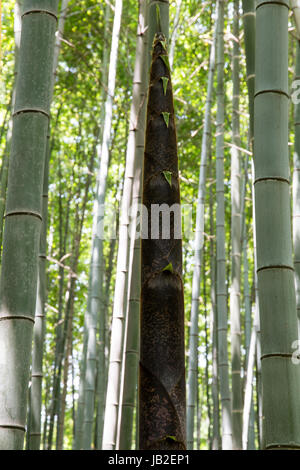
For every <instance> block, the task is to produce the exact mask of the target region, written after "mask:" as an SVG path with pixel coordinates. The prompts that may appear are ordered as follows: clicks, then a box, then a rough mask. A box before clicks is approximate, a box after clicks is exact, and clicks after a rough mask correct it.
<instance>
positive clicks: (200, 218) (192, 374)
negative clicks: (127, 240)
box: [187, 23, 217, 449]
mask: <svg viewBox="0 0 300 470" xmlns="http://www.w3.org/2000/svg"><path fill="white" fill-rule="evenodd" d="M216 40H217V23H216V25H215V30H214V35H213V41H212V45H211V51H210V59H209V72H208V77H207V95H206V103H205V114H204V127H203V136H202V147H201V160H200V173H199V183H198V196H197V215H196V234H195V254H194V271H193V281H192V308H191V318H190V323H191V326H190V334H189V365H188V391H187V397H188V400H187V447H188V449H193V445H194V417H195V407H196V399H197V387H198V379H197V372H198V366H197V364H198V360H197V357H198V316H199V295H200V272H201V264H202V248H203V230H204V207H205V194H206V169H207V159H208V154H209V148H210V147H209V146H210V139H211V105H212V92H213V79H214V72H215V61H216Z"/></svg>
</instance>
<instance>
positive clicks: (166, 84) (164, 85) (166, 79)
mask: <svg viewBox="0 0 300 470" xmlns="http://www.w3.org/2000/svg"><path fill="white" fill-rule="evenodd" d="M161 79H162V82H163V89H164V95H166V94H167V86H168V82H169V79H168V77H161Z"/></svg>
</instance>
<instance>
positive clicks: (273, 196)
mask: <svg viewBox="0 0 300 470" xmlns="http://www.w3.org/2000/svg"><path fill="white" fill-rule="evenodd" d="M288 13H289V2H288V1H283V0H282V1H281V2H275V1H274V2H273V1H270V2H267V3H266V2H265V1H262V0H260V1H258V2H257V7H256V67H255V68H256V84H255V107H254V112H255V120H254V125H255V128H254V136H255V139H254V164H255V180H254V187H255V216H256V239H257V280H258V289H259V311H260V323H261V346H262V351H261V354H262V356H261V362H262V364H261V367H262V371H261V372H262V388H263V416H264V420H263V422H264V424H263V447H264V448H265V449H277V448H287V449H299V448H300V402H299V390H300V369H299V367H298V366H296V365H295V364H294V363H293V361H292V352H293V349H292V348H293V343H294V341H296V340H297V339H298V334H297V315H296V297H295V283H294V269H293V260H292V236H291V219H290V192H289V189H290V188H289V178H290V169H289V160H288V105H289V89H288ZM262 45H263V46H262Z"/></svg>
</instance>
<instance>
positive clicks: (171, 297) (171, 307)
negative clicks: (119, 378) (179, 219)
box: [139, 33, 186, 450]
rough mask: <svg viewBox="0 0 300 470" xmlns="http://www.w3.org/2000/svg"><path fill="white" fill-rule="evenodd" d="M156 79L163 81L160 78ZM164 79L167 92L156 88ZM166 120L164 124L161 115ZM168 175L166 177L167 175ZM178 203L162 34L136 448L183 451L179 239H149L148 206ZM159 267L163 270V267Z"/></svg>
mask: <svg viewBox="0 0 300 470" xmlns="http://www.w3.org/2000/svg"><path fill="white" fill-rule="evenodd" d="M162 77H164V78H165V79H168V80H162ZM166 82H167V87H166V88H165V87H164V84H165V83H166ZM163 113H169V114H167V116H168V117H169V119H166V114H163ZM167 175H168V176H167ZM175 203H177V204H179V203H180V191H179V179H178V158H177V140H176V129H175V118H174V107H173V95H172V86H171V77H170V69H169V66H168V57H167V51H166V49H165V41H164V36H163V35H162V34H160V33H159V34H157V35H156V36H155V40H154V46H153V55H152V64H151V72H150V86H149V94H148V106H147V128H146V142H145V157H144V179H143V204H144V205H145V206H146V208H147V210H148V224H147V223H145V225H148V227H144V230H145V229H146V228H148V234H149V238H148V239H142V263H141V266H142V275H141V282H142V290H141V345H140V348H141V353H140V396H139V399H140V402H139V411H140V423H139V424H140V449H143V450H144V449H152V450H155V449H159V450H161V449H185V447H186V444H185V440H186V437H185V436H186V425H185V420H186V417H185V413H186V411H185V361H184V300H183V285H182V279H181V272H182V241H181V239H180V238H179V239H175V236H176V233H175V220H174V217H172V214H171V217H170V221H171V222H170V237H169V239H162V236H161V229H162V226H161V225H162V221H161V219H160V222H159V225H160V227H159V229H160V236H159V239H152V238H151V229H152V230H153V228H154V227H153V226H152V225H153V224H154V223H155V222H154V221H151V217H150V214H151V206H152V205H153V204H167V205H168V206H169V207H171V206H172V205H173V204H175ZM166 268H167V269H166Z"/></svg>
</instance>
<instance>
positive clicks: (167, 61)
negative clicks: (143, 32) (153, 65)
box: [159, 55, 170, 72]
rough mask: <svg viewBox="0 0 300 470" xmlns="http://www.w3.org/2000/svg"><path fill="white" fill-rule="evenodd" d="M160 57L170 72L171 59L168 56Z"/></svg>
mask: <svg viewBox="0 0 300 470" xmlns="http://www.w3.org/2000/svg"><path fill="white" fill-rule="evenodd" d="M159 57H160V58H161V60H162V61H163V63H164V64H165V66H166V67H167V69H168V70H169V72H170V63H169V57H168V56H167V55H160V56H159Z"/></svg>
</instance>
